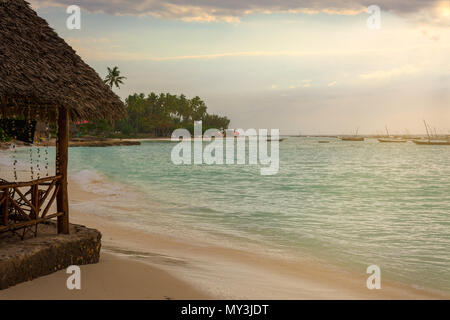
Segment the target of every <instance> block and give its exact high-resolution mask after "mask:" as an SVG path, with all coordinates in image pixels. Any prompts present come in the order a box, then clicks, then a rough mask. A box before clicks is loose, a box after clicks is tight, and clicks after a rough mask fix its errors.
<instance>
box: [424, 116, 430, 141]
mask: <svg viewBox="0 0 450 320" xmlns="http://www.w3.org/2000/svg"><path fill="white" fill-rule="evenodd" d="M423 123H424V124H425V129H426V130H427V136H428V142H431V137H430V132H429V131H428V125H427V122H426V121H425V120H423Z"/></svg>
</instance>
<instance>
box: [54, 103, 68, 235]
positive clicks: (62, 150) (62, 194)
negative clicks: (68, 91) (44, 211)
mask: <svg viewBox="0 0 450 320" xmlns="http://www.w3.org/2000/svg"><path fill="white" fill-rule="evenodd" d="M56 152H57V158H56V159H57V163H56V168H57V174H58V175H61V180H60V182H59V184H60V189H59V192H58V195H57V207H58V212H63V213H64V214H63V215H61V216H59V217H58V233H63V234H69V197H68V192H67V165H68V160H69V112H68V110H67V109H66V108H64V107H62V108H60V109H59V112H58V140H57V146H56Z"/></svg>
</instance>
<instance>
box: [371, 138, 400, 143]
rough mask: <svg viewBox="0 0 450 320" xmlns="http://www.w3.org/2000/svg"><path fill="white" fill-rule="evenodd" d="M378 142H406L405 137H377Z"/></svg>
mask: <svg viewBox="0 0 450 320" xmlns="http://www.w3.org/2000/svg"><path fill="white" fill-rule="evenodd" d="M378 141H379V142H383V143H404V142H406V140H405V139H398V138H379V139H378Z"/></svg>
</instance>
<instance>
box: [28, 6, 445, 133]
mask: <svg viewBox="0 0 450 320" xmlns="http://www.w3.org/2000/svg"><path fill="white" fill-rule="evenodd" d="M30 2H31V4H32V6H33V7H34V8H35V9H36V10H37V11H38V14H39V15H40V16H41V17H43V18H45V19H47V21H48V22H49V24H50V25H51V26H52V27H53V28H54V29H55V30H56V31H57V32H58V34H60V35H61V36H62V37H63V38H64V39H66V40H67V42H68V43H69V44H70V45H72V46H73V48H74V49H75V50H76V51H77V52H78V54H79V55H80V56H81V57H82V58H83V59H84V60H85V61H86V62H88V63H89V64H90V65H91V66H92V67H94V68H95V69H96V70H97V72H98V73H99V74H100V75H101V76H104V75H105V73H106V67H107V66H115V65H117V66H119V68H120V69H121V70H122V73H123V74H124V75H125V76H127V78H128V79H127V81H126V84H125V85H124V86H123V87H122V88H121V89H120V90H117V89H116V92H117V93H118V94H119V95H120V96H121V97H123V98H125V97H126V96H127V95H128V94H131V93H134V92H138V93H140V92H143V93H149V92H151V91H155V92H170V93H178V94H181V93H184V94H186V95H188V96H195V95H199V96H200V97H202V98H203V99H204V100H205V101H206V102H207V104H208V108H209V109H210V111H212V112H215V113H219V114H222V115H226V116H228V117H229V118H230V119H231V120H232V126H233V127H235V128H240V127H242V128H279V129H281V130H282V132H283V133H286V134H298V133H299V132H301V133H303V134H310V133H322V134H326V133H329V134H331V133H333V134H348V133H351V132H354V130H355V129H356V128H357V127H359V128H360V132H363V133H377V132H382V131H383V130H384V126H385V125H388V127H389V128H390V129H391V132H393V133H395V132H398V133H404V132H405V131H406V130H409V132H417V133H421V132H423V131H424V128H423V125H422V120H424V119H425V120H427V121H428V122H429V123H430V124H431V125H432V126H433V127H436V129H437V130H438V131H440V132H442V133H447V132H449V130H450V58H449V57H450V0H436V1H433V0H395V1H394V0H373V1H372V0H370V1H367V0H350V1H346V0H324V1H313V0H277V1H273V0H272V1H270V0H171V1H164V0H134V1H125V0H114V1H111V0H78V1H73V0H32V1H30ZM73 4H76V5H79V6H80V7H81V10H82V11H81V14H82V16H81V30H68V29H67V27H66V19H67V18H68V16H69V15H68V14H67V13H66V8H67V7H68V6H69V5H73ZM373 4H375V5H377V6H379V7H380V8H381V20H380V22H381V25H380V27H381V28H380V29H378V30H373V29H370V28H368V26H367V20H368V19H369V18H370V16H371V14H369V13H367V7H368V6H369V5H373Z"/></svg>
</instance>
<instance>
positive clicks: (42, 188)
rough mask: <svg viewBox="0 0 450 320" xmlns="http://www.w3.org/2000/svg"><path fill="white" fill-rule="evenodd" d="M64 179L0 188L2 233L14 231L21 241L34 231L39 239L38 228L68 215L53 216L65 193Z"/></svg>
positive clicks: (57, 214) (40, 180) (1, 186)
mask: <svg viewBox="0 0 450 320" xmlns="http://www.w3.org/2000/svg"><path fill="white" fill-rule="evenodd" d="M61 182H62V176H55V177H48V178H44V179H39V180H35V181H31V182H20V183H8V182H3V183H1V184H0V233H2V232H6V231H12V232H14V233H18V230H22V234H20V236H21V238H22V239H23V238H24V237H25V234H26V233H27V232H28V231H30V232H32V233H34V235H35V236H37V228H38V224H40V223H42V222H44V221H47V220H49V219H52V218H55V217H59V216H62V215H64V212H57V209H55V210H54V211H56V212H53V213H51V212H50V210H51V209H52V206H53V204H54V203H55V199H56V198H57V195H58V193H59V192H60V190H61Z"/></svg>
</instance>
